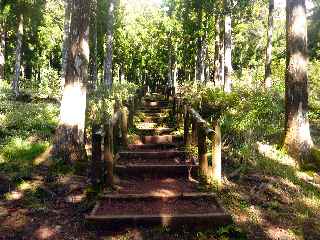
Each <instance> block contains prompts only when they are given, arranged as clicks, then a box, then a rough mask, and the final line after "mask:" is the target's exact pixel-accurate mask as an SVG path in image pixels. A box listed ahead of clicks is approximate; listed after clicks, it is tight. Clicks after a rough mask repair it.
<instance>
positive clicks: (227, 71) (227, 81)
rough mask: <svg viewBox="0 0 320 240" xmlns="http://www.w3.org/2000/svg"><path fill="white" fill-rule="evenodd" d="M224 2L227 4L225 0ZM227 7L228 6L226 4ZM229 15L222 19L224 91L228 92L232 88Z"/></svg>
mask: <svg viewBox="0 0 320 240" xmlns="http://www.w3.org/2000/svg"><path fill="white" fill-rule="evenodd" d="M226 4H229V3H228V1H226ZM227 9H228V6H227ZM227 12H228V11H227ZM231 49H232V46H231V15H230V13H227V14H226V15H225V20H224V58H225V63H224V91H225V92H228V93H230V92H231V90H232V89H231V88H232V80H231V73H232V59H231Z"/></svg>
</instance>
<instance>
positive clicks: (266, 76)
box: [264, 0, 274, 88]
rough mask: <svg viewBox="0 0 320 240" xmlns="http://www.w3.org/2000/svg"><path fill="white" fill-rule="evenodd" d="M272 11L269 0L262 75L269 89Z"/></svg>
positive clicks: (270, 81) (271, 4) (272, 6)
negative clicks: (264, 63)
mask: <svg viewBox="0 0 320 240" xmlns="http://www.w3.org/2000/svg"><path fill="white" fill-rule="evenodd" d="M273 10H274V0H269V17H268V36H267V48H266V65H265V75H264V86H265V88H270V87H271V86H272V79H271V61H272V33H273Z"/></svg>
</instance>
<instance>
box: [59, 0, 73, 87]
mask: <svg viewBox="0 0 320 240" xmlns="http://www.w3.org/2000/svg"><path fill="white" fill-rule="evenodd" d="M71 8H72V0H64V27H63V46H62V74H61V87H62V88H63V86H64V84H65V77H66V67H67V58H68V49H69V45H70V37H69V36H70V21H71V11H72V9H71Z"/></svg>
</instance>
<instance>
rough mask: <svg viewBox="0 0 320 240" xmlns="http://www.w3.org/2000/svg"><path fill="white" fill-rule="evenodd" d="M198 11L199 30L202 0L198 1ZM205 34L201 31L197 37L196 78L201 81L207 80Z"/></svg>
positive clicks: (200, 27) (200, 28) (199, 28)
mask: <svg viewBox="0 0 320 240" xmlns="http://www.w3.org/2000/svg"><path fill="white" fill-rule="evenodd" d="M197 3H198V4H197V12H198V30H199V31H200V32H201V30H202V27H203V26H202V25H203V24H202V15H203V14H202V5H201V1H197ZM204 42H205V39H204V36H203V35H202V34H200V33H199V36H198V38H197V62H196V80H197V81H199V82H204V81H205V75H204V55H205V54H204V48H205V47H204Z"/></svg>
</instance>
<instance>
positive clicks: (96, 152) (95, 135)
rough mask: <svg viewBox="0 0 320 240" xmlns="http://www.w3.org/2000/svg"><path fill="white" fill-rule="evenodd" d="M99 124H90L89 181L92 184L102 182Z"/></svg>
mask: <svg viewBox="0 0 320 240" xmlns="http://www.w3.org/2000/svg"><path fill="white" fill-rule="evenodd" d="M100 130H101V129H100V126H99V125H97V124H93V125H92V159H91V174H90V175H91V183H92V185H96V184H99V183H101V182H103V165H102V159H101V154H102V150H101V143H102V136H101V131H100Z"/></svg>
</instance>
